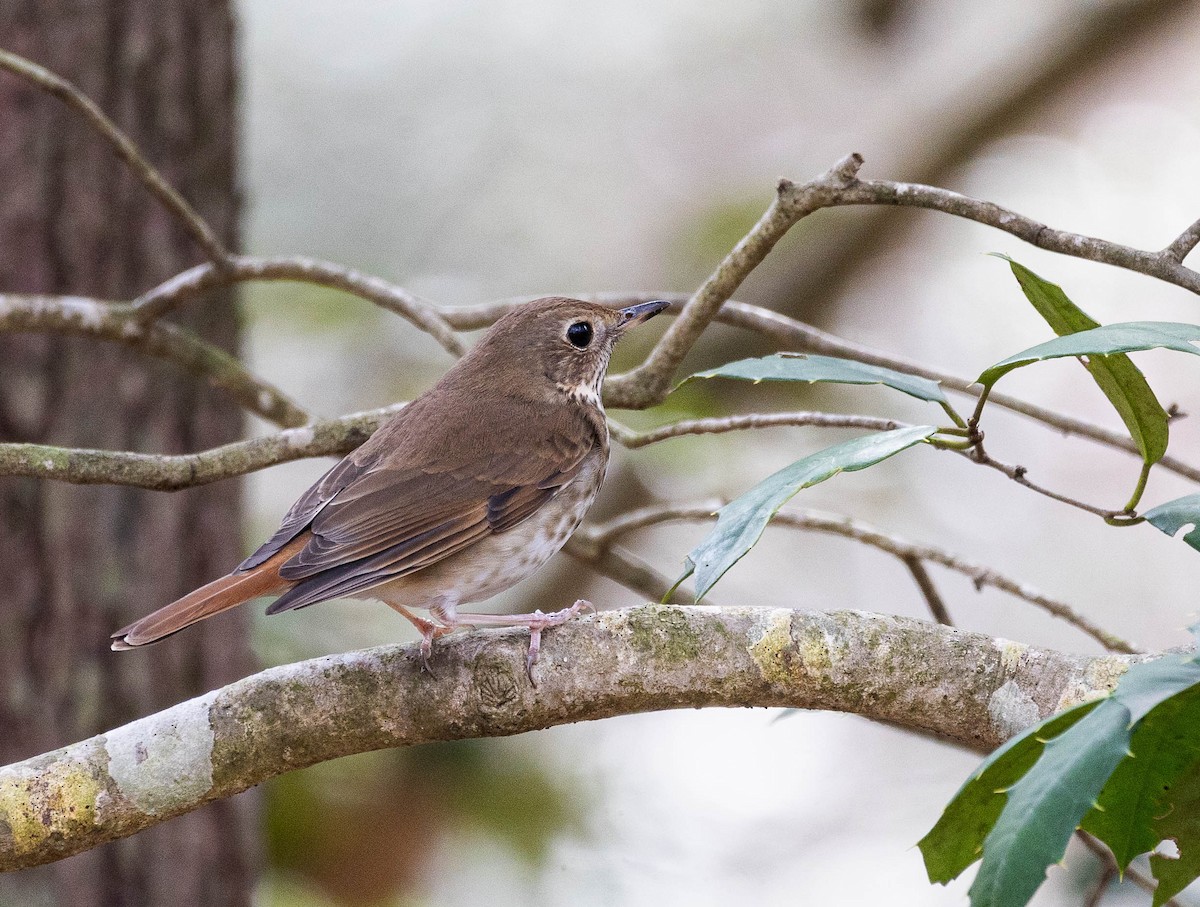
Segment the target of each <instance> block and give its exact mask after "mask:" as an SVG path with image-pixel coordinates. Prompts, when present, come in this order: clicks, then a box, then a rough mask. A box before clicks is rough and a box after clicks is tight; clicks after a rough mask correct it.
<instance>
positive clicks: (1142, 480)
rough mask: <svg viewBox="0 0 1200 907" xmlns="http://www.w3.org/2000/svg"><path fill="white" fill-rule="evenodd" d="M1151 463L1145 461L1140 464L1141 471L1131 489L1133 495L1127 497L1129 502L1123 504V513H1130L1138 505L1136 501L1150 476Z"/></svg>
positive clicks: (1139, 498)
mask: <svg viewBox="0 0 1200 907" xmlns="http://www.w3.org/2000/svg"><path fill="white" fill-rule="evenodd" d="M1153 465H1154V464H1153V463H1150V462H1146V463H1143V464H1142V471H1141V473H1139V475H1138V480H1137V485H1136V486H1135V487H1134V489H1133V496H1132V497H1131V498H1130V499H1129V503H1128V504H1126V505H1125V513H1129V514H1132V513H1133V512H1134V511H1135V510H1136V509H1137V505H1138V501H1140V500H1141V499H1142V493H1143V492H1144V491H1145V490H1146V480H1147V479H1148V478H1150V468H1151V467H1152V466H1153Z"/></svg>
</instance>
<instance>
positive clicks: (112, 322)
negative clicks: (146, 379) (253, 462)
mask: <svg viewBox="0 0 1200 907" xmlns="http://www.w3.org/2000/svg"><path fill="white" fill-rule="evenodd" d="M0 331H12V332H17V331H43V332H48V333H54V334H77V335H82V336H85V337H93V338H95V339H97V340H106V341H110V342H112V343H121V344H124V345H125V346H128V347H131V348H133V349H136V350H138V351H139V352H142V353H145V354H146V355H148V356H153V357H154V358H156V359H162V360H164V361H166V362H170V363H171V364H172V365H176V366H178V367H179V368H182V369H183V370H184V371H186V372H189V373H191V374H192V375H194V376H195V377H197V378H199V379H201V380H203V381H206V382H208V383H209V384H211V385H213V386H214V387H219V388H221V389H222V390H224V391H226V392H227V393H228V394H229V395H230V396H231V397H233V399H234V400H236V401H237V402H238V404H239V405H241V406H242V407H243V408H244V409H246V410H247V411H249V412H252V413H254V414H255V415H258V416H261V417H262V418H264V419H266V420H267V421H269V422H274V423H275V424H276V425H281V426H285V427H293V426H297V425H303V424H305V423H306V422H308V419H309V417H308V413H306V412H305V411H304V410H303V409H302V408H301V407H300V406H299V405H298V404H296V403H295V402H293V401H292V400H291V399H290V398H289V397H288V396H287V395H286V394H285V393H284V392H283V391H281V390H279V389H278V388H277V387H275V386H274V385H272V384H271V383H270V382H268V381H266V380H264V379H262V378H260V377H258V376H257V375H255V374H254V373H253V372H251V371H250V370H249V369H247V368H246V366H244V365H243V364H242V363H241V362H240V361H239V360H238V359H237V358H235V357H233V356H231V355H229V354H228V353H226V352H225V351H224V350H221V349H219V348H217V347H215V346H212V345H211V344H209V343H206V342H205V341H203V340H201V339H200V338H199V337H197V336H196V335H195V334H193V333H191V332H190V331H187V330H185V329H183V328H181V327H177V326H175V325H172V324H167V323H165V322H163V323H155V324H139V323H138V322H136V321H134V320H133V319H132V318H131V317H130V316H129V314H128V312H127V311H123V310H122V309H121V308H120V307H117V306H113V305H110V304H108V303H104V302H100V301H98V300H95V299H84V298H82V297H77V296H32V295H21V294H9V295H3V294H0Z"/></svg>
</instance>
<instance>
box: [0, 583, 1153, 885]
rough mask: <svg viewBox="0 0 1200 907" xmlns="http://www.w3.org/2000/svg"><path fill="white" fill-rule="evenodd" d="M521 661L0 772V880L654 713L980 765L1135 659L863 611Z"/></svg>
mask: <svg viewBox="0 0 1200 907" xmlns="http://www.w3.org/2000/svg"><path fill="white" fill-rule="evenodd" d="M527 645H528V634H527V633H525V632H524V631H520V630H507V631H481V632H475V633H468V634H456V635H455V636H453V637H450V638H448V639H446V640H443V641H441V642H439V643H438V645H437V648H436V650H435V652H434V660H433V664H434V670H435V672H436V673H435V674H434V675H433V676H431V675H430V674H429V673H427V672H424V671H422V669H421V662H420V658H419V657H418V650H417V647H416V646H382V647H380V648H376V649H369V650H367V651H363V652H349V653H346V654H344V655H329V656H326V657H324V658H316V659H313V660H311V661H304V662H299V663H297V664H290V665H283V666H281V667H278V668H271V669H269V670H267V671H263V672H262V673H261V674H257V675H255V676H253V677H247V678H246V679H245V680H240V681H238V682H237V683H234V684H230V685H229V686H227V687H225V688H223V689H220V690H214V691H213V692H211V693H208V694H206V695H204V696H201V697H199V698H197V699H192V700H190V701H188V702H183V703H180V704H179V705H176V706H173V707H172V708H170V709H167V710H166V711H163V712H159V713H158V714H156V715H150V716H148V717H146V718H142V719H139V720H138V721H135V722H132V723H131V724H128V725H126V726H124V727H121V728H117V729H115V730H113V731H110V732H108V733H106V734H102V735H99V736H96V737H93V738H91V739H89V740H83V741H81V742H79V743H76V744H74V745H72V746H70V747H68V748H66V749H64V750H60V751H58V752H54V753H46V754H45V755H42V756H37V757H35V758H32V759H29V760H26V761H25V762H23V763H21V764H18V765H10V766H6V767H5V768H0V870H5V869H13V868H18V867H21V866H30V865H34V864H37V863H43V862H46V861H49V860H58V859H62V858H63V857H64V856H67V855H68V854H72V853H77V852H78V851H80V850H82V849H84V848H87V847H94V846H96V845H97V844H99V843H100V842H102V841H108V840H112V839H113V838H116V837H120V836H123V835H132V834H135V833H136V832H140V831H141V830H142V829H147V828H151V827H152V826H156V825H157V824H158V823H160V822H163V821H164V820H166V819H170V818H171V817H172V816H178V815H181V814H183V813H186V812H188V811H189V810H193V809H196V808H197V807H198V806H200V805H201V804H204V803H207V802H209V801H211V800H214V799H219V798H221V797H228V796H230V795H231V794H234V793H237V792H238V791H241V790H245V789H246V788H248V787H250V786H251V785H255V784H260V783H261V782H263V781H265V780H266V779H268V778H271V777H274V776H275V775H279V774H282V773H283V772H287V771H292V770H294V769H298V768H304V767H305V766H308V765H312V764H314V763H316V762H321V761H324V760H327V759H333V758H336V757H338V756H346V755H350V754H351V753H361V752H365V751H367V750H375V749H381V748H384V747H392V746H409V745H412V744H418V743H426V742H429V741H432V740H460V739H464V738H468V737H498V736H504V735H508V734H517V733H521V732H524V731H531V730H536V729H540V728H545V727H549V726H551V725H558V724H566V723H569V722H574V721H586V720H592V719H597V718H608V717H611V716H613V715H626V714H631V713H634V712H648V711H652V710H656V709H672V708H701V707H706V706H726V707H729V706H742V707H751V706H791V707H794V708H805V709H831V710H835V711H841V712H854V713H856V714H859V715H864V716H866V717H868V718H873V719H876V720H879V721H886V722H889V723H891V724H895V725H898V726H900V727H905V728H910V729H913V730H916V731H920V732H922V733H927V734H933V735H936V736H939V737H943V738H945V739H947V740H952V741H954V742H956V743H959V744H961V745H964V746H967V747H970V748H972V749H976V750H980V751H983V750H988V749H991V748H993V747H995V746H996V745H998V744H999V743H1000V742H1001V741H1003V740H1006V739H1007V738H1008V737H1010V736H1012V735H1013V734H1015V733H1017V732H1018V731H1020V730H1022V729H1024V728H1025V727H1028V726H1029V725H1031V724H1033V723H1034V722H1036V721H1038V720H1040V719H1041V718H1044V717H1046V716H1047V715H1050V714H1051V713H1053V712H1055V711H1057V710H1059V709H1062V708H1066V707H1068V706H1071V705H1075V704H1076V703H1079V702H1082V701H1084V700H1086V699H1091V698H1094V697H1096V696H1099V695H1102V694H1104V693H1106V692H1109V691H1110V690H1112V688H1113V687H1114V686H1115V685H1116V683H1117V681H1118V679H1119V678H1120V676H1121V675H1122V674H1123V673H1124V672H1125V671H1126V670H1127V669H1128V667H1129V665H1130V664H1131V663H1132V662H1133V661H1135V660H1136V659H1137V658H1138V656H1131V655H1102V656H1084V655H1068V654H1064V653H1062V652H1056V651H1053V650H1050V649H1039V648H1036V647H1034V646H1028V645H1024V644H1022V643H1015V642H1009V641H1007V640H1003V639H994V638H992V637H990V636H985V635H983V634H980V633H968V632H965V631H962V630H956V629H954V628H952V627H944V626H940V625H938V624H931V623H927V622H925V621H920V620H912V619H910V618H902V617H890V616H885V615H879V614H865V613H863V612H860V611H832V612H823V611H791V610H787V609H769V608H714V607H694V606H693V607H672V606H661V605H649V606H646V607H641V608H629V609H626V610H622V611H608V612H604V613H601V614H598V615H595V616H589V617H584V618H579V619H576V620H573V621H570V622H569V623H567V624H565V625H563V626H561V627H558V628H555V629H553V630H550V631H548V632H547V634H546V638H545V641H544V645H543V648H542V654H541V660H540V661H539V662H538V665H537V667H536V668H535V673H536V677H537V681H538V685H537V687H534V686H532V685H531V684H530V682H529V679H528V678H527V677H526V674H525V653H526V647H527ZM171 824H174V823H171ZM160 827H161V826H160ZM4 829H7V830H8V831H7V834H5V833H4Z"/></svg>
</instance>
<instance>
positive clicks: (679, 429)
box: [608, 412, 1132, 520]
mask: <svg viewBox="0 0 1200 907" xmlns="http://www.w3.org/2000/svg"><path fill="white" fill-rule="evenodd" d="M608 424H609V431H610V432H611V433H612V436H613V438H614V439H615V440H616V441H617V442H618V443H620V444H622V445H623V446H625V447H630V448H637V447H645V446H647V445H649V444H656V443H658V442H660V441H666V440H668V439H670V438H679V437H683V436H685V435H700V434H720V433H723V432H731V431H742V430H745V429H755V428H770V427H776V426H785V425H788V426H790V425H796V426H800V425H819V426H823V427H828V428H868V429H871V430H873V431H892V430H894V429H897V428H911V427H912V426H910V425H909V424H908V423H905V422H899V421H897V420H895V419H879V418H875V417H873V416H856V415H845V414H840V413H811V412H798V413H749V414H745V415H736V416H720V417H713V418H708V419H686V420H682V421H679V422H673V423H671V424H669V425H663V426H660V427H659V428H656V429H652V430H650V431H647V432H643V433H638V432H635V431H633V430H632V429H630V428H628V427H626V426H624V425H621V424H620V423H618V422H614V421H612V420H611V419H610V420H609V423H608ZM932 443H934V446H936V447H939V448H942V449H946V450H950V451H951V452H952V453H956V454H958V455H960V456H963V457H966V458H967V459H968V460H970V461H971V462H973V463H978V464H980V465H981V466H988V467H990V468H992V469H995V470H997V471H998V472H1001V473H1003V474H1004V475H1006V476H1008V477H1009V478H1010V479H1012V480H1013V481H1015V482H1017V483H1018V484H1019V485H1022V486H1024V487H1025V488H1028V489H1029V490H1030V491H1033V492H1036V493H1037V494H1040V495H1043V496H1045V497H1048V498H1051V499H1052V500H1055V501H1058V502H1059V503H1061V504H1066V505H1068V506H1070V507H1075V508H1077V509H1079V510H1083V511H1085V512H1086V513H1091V514H1094V515H1095V516H1098V517H1101V518H1102V519H1105V520H1115V519H1119V518H1122V517H1130V516H1132V514H1131V513H1130V512H1129V511H1128V510H1126V509H1122V510H1107V509H1105V508H1103V507H1097V506H1096V505H1095V504H1089V503H1087V502H1086V501H1081V500H1079V499H1078V498H1073V497H1071V496H1070V495H1067V494H1063V493H1062V492H1058V491H1054V490H1052V489H1050V488H1046V487H1045V486H1043V485H1039V484H1037V483H1036V482H1034V481H1032V480H1030V478H1029V477H1028V475H1027V470H1026V468H1025V467H1024V466H1012V465H1009V464H1008V463H1002V462H1000V461H999V460H997V459H995V458H994V457H992V456H990V455H989V454H988V453H986V452H985V451H984V449H983V445H982V443H976V444H975V445H974V446H972V447H969V448H958V447H952V446H948V445H947V444H946V443H945V442H944V441H939V440H938V439H936V438H935V439H933V442H932ZM964 443H965V442H964Z"/></svg>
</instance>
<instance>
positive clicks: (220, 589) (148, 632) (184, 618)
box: [112, 552, 292, 652]
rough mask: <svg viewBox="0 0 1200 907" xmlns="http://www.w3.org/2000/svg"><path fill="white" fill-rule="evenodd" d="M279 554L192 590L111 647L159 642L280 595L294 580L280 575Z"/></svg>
mask: <svg viewBox="0 0 1200 907" xmlns="http://www.w3.org/2000/svg"><path fill="white" fill-rule="evenodd" d="M289 553H290V552H289ZM278 557H279V556H278V555H276V557H274V558H272V559H271V560H269V561H267V562H266V563H264V564H262V565H260V566H259V567H256V568H255V569H253V570H248V571H246V572H245V573H231V574H229V575H228V576H223V577H221V578H220V579H217V580H213V581H212V582H211V583H209V584H208V585H207V586H201V587H200V588H199V589H196V590H195V591H193V592H189V593H188V594H187V595H185V596H184V597H183V598H181V599H178V600H176V601H173V602H171V604H169V605H167V606H166V607H163V608H159V609H158V610H157V611H155V612H154V613H153V614H147V615H146V616H145V617H143V618H142V619H141V620H137V621H134V622H133V623H131V624H130V625H129V626H128V627H123V628H122V629H120V630H118V631H117V632H116V633H114V634H113V635H112V638H113V642H112V648H113V651H115V652H124V651H127V650H129V649H135V648H137V647H138V646H144V645H148V644H150V643H152V642H158V641H159V640H160V639H163V638H165V637H167V636H170V635H171V634H172V633H178V632H179V631H180V630H182V629H183V628H184V627H190V626H191V625H192V624H194V623H196V621H199V620H204V618H206V617H212V616H213V615H214V614H220V613H221V612H222V611H228V610H229V609H230V608H236V607H237V606H238V605H240V604H242V603H243V602H248V601H250V599H252V598H258V597H259V596H261V595H277V594H279V593H280V592H283V591H284V590H285V589H287V588H289V587H290V586H291V585H292V583H291V582H289V581H288V580H285V579H282V578H281V577H280V576H279V569H278V567H279V565H278V563H276V560H277V559H278Z"/></svg>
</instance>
